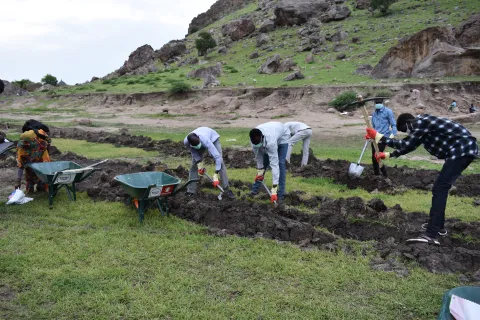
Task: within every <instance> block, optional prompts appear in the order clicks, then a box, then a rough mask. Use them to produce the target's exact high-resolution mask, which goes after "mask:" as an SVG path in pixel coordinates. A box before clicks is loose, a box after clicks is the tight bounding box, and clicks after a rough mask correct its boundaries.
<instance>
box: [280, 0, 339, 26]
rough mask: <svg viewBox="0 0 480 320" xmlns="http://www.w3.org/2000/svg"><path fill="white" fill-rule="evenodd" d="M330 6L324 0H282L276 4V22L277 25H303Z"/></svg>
mask: <svg viewBox="0 0 480 320" xmlns="http://www.w3.org/2000/svg"><path fill="white" fill-rule="evenodd" d="M330 6H331V5H330V4H329V3H328V2H326V1H324V0H281V1H279V2H278V3H277V5H276V6H275V10H274V14H275V19H274V23H275V25H276V26H294V25H297V26H298V25H302V24H305V23H306V22H307V21H308V20H309V19H310V18H313V17H316V16H318V14H319V13H324V12H326V11H327V10H328V9H329V8H330Z"/></svg>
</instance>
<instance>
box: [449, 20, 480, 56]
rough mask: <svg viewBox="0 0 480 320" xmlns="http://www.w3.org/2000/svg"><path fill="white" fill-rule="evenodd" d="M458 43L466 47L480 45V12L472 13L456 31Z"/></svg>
mask: <svg viewBox="0 0 480 320" xmlns="http://www.w3.org/2000/svg"><path fill="white" fill-rule="evenodd" d="M455 38H456V39H457V41H458V44H459V45H460V46H462V47H464V48H469V47H478V46H480V14H476V15H472V16H471V17H470V19H468V20H467V21H466V22H464V23H462V24H461V25H460V26H459V27H458V28H457V29H456V32H455Z"/></svg>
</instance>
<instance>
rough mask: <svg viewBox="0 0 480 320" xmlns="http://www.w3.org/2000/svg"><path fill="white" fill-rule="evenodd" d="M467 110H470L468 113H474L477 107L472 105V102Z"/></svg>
mask: <svg viewBox="0 0 480 320" xmlns="http://www.w3.org/2000/svg"><path fill="white" fill-rule="evenodd" d="M468 111H470V113H475V112H477V108H476V107H475V106H474V105H473V103H472V104H471V105H470V108H468Z"/></svg>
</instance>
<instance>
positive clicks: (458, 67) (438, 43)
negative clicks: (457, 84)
mask: <svg viewBox="0 0 480 320" xmlns="http://www.w3.org/2000/svg"><path fill="white" fill-rule="evenodd" d="M478 70H480V48H471V49H464V48H462V47H460V46H459V44H458V42H457V40H456V39H455V35H454V33H453V30H452V28H450V27H432V28H427V29H424V30H422V31H420V32H418V33H416V34H414V35H412V36H409V37H406V38H404V39H401V40H400V41H399V43H398V44H397V45H396V46H394V47H392V48H390V49H389V50H388V52H387V53H386V54H385V55H384V56H383V57H382V59H380V62H379V63H378V64H377V65H376V66H375V68H374V69H373V71H372V77H374V78H410V77H418V78H423V77H445V76H468V75H476V74H478Z"/></svg>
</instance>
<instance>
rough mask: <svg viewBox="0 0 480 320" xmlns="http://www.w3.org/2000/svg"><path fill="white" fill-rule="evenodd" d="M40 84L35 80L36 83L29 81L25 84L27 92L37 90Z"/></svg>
mask: <svg viewBox="0 0 480 320" xmlns="http://www.w3.org/2000/svg"><path fill="white" fill-rule="evenodd" d="M41 86H42V84H41V83H40V82H37V83H30V84H28V85H27V91H28V92H33V91H35V90H37V89H38V88H40V87H41Z"/></svg>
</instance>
